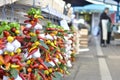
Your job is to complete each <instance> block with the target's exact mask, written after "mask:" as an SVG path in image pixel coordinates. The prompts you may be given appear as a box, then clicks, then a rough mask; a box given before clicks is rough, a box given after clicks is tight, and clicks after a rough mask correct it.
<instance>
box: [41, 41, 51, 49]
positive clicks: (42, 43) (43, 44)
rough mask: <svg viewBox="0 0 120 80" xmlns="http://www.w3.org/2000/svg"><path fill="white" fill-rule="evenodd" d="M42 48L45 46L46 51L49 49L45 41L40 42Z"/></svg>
mask: <svg viewBox="0 0 120 80" xmlns="http://www.w3.org/2000/svg"><path fill="white" fill-rule="evenodd" d="M40 44H41V46H43V47H44V48H46V49H49V47H48V46H47V45H46V44H45V43H44V41H42V40H40Z"/></svg>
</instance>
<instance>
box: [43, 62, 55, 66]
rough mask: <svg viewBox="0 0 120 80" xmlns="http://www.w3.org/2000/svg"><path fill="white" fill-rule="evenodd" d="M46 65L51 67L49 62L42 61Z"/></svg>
mask: <svg viewBox="0 0 120 80" xmlns="http://www.w3.org/2000/svg"><path fill="white" fill-rule="evenodd" d="M44 64H45V65H46V66H47V67H53V66H52V65H51V64H50V63H47V62H44Z"/></svg>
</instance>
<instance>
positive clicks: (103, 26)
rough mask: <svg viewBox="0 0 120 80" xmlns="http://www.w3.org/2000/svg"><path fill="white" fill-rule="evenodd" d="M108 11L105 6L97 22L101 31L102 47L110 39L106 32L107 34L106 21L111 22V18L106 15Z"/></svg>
mask: <svg viewBox="0 0 120 80" xmlns="http://www.w3.org/2000/svg"><path fill="white" fill-rule="evenodd" d="M108 13H109V8H105V10H104V12H103V13H102V14H101V16H100V23H99V26H100V31H101V40H100V44H101V46H102V47H106V46H107V42H108V43H109V41H110V39H109V37H110V35H109V37H108V34H109V31H108V23H111V19H110V17H109V16H108ZM108 39H109V40H108Z"/></svg>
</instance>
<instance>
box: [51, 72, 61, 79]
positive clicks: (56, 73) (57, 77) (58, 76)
mask: <svg viewBox="0 0 120 80" xmlns="http://www.w3.org/2000/svg"><path fill="white" fill-rule="evenodd" d="M54 75H55V77H53V80H62V76H63V75H62V74H61V73H59V72H55V73H54Z"/></svg>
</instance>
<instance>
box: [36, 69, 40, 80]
mask: <svg viewBox="0 0 120 80" xmlns="http://www.w3.org/2000/svg"><path fill="white" fill-rule="evenodd" d="M35 76H36V78H37V79H36V80H41V76H40V75H39V74H38V71H37V70H35Z"/></svg>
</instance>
